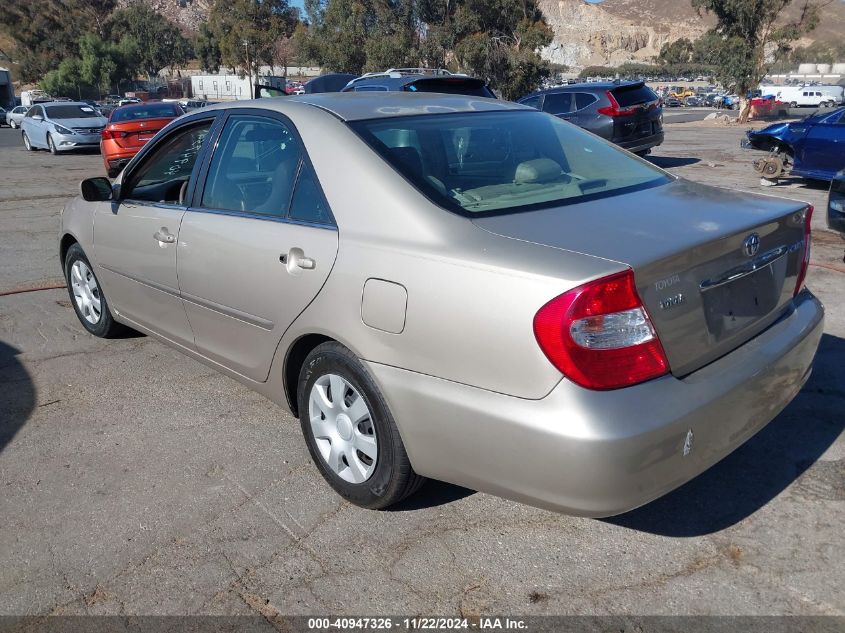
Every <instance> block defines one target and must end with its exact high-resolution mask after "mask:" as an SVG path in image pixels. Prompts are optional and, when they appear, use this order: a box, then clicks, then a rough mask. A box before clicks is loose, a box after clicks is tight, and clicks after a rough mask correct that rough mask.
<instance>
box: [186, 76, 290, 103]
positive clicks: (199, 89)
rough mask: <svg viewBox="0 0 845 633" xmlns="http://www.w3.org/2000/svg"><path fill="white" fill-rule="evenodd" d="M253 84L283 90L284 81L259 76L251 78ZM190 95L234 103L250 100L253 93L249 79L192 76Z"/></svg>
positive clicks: (196, 97)
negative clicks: (240, 100)
mask: <svg viewBox="0 0 845 633" xmlns="http://www.w3.org/2000/svg"><path fill="white" fill-rule="evenodd" d="M253 81H254V83H259V84H262V85H265V86H273V87H274V88H279V89H281V90H284V88H285V83H286V80H285V78H284V77H277V76H273V75H259V76H257V77H253ZM191 95H192V96H193V97H194V98H195V99H207V100H209V101H235V100H239V99H252V97H253V92H252V91H250V85H249V78H248V77H239V76H238V75H192V76H191Z"/></svg>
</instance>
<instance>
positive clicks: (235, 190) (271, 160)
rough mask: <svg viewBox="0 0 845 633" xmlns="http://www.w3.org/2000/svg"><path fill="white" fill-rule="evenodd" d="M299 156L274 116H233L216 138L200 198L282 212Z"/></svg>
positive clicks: (209, 203)
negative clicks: (217, 139)
mask: <svg viewBox="0 0 845 633" xmlns="http://www.w3.org/2000/svg"><path fill="white" fill-rule="evenodd" d="M301 157H302V149H301V147H300V145H299V141H298V140H296V137H295V136H294V135H293V134H292V132H291V130H290V129H288V127H287V126H286V125H284V124H283V123H281V122H280V121H277V120H275V119H268V118H264V117H258V116H247V115H244V116H233V117H231V118H230V119H229V121H228V122H227V123H226V127H225V128H224V129H223V132H222V133H221V135H220V140H219V141H218V142H217V149H216V150H215V153H214V158H213V159H212V160H211V165H210V167H209V170H208V177H207V179H206V183H205V189H204V191H203V195H202V203H201V204H202V206H203V207H205V208H207V209H220V210H226V211H244V212H247V213H256V214H260V215H269V216H276V217H285V216H286V215H287V212H288V208H289V206H290V199H291V194H292V192H293V183H294V179H295V178H296V173H297V170H298V168H299V161H300V158H301Z"/></svg>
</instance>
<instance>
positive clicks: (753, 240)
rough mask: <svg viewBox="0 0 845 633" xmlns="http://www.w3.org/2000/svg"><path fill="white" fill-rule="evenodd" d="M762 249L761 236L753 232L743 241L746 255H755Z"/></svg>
mask: <svg viewBox="0 0 845 633" xmlns="http://www.w3.org/2000/svg"><path fill="white" fill-rule="evenodd" d="M759 250H760V236H759V235H757V234H756V233H752V234H751V235H749V236H748V237H746V238H745V239H744V240H743V241H742V252H743V253H745V256H746V257H754V256H755V255H756V254H757V251H759Z"/></svg>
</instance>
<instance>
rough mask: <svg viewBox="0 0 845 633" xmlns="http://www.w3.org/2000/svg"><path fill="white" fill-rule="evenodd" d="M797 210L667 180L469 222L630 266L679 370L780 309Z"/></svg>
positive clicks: (797, 250)
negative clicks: (747, 246) (626, 191)
mask: <svg viewBox="0 0 845 633" xmlns="http://www.w3.org/2000/svg"><path fill="white" fill-rule="evenodd" d="M806 207H807V204H805V203H801V202H797V201H792V200H784V199H778V198H769V197H764V196H756V195H751V194H742V193H739V192H735V191H731V190H728V189H718V188H714V187H708V186H704V185H698V184H695V183H691V182H688V181H684V180H675V181H672V182H670V183H669V184H666V185H663V186H659V187H655V188H651V189H646V190H644V191H639V192H635V193H631V194H626V195H620V196H611V197H607V198H603V199H599V200H591V201H586V202H582V203H578V204H572V205H568V206H563V207H556V208H551V209H544V210H539V211H530V212H523V213H515V214H509V215H500V216H493V217H487V218H479V219H475V220H473V222H474V223H475V224H476V225H477V226H479V227H480V228H483V229H485V230H487V231H490V232H492V233H496V234H498V235H502V236H505V237H511V238H514V239H519V240H524V241H529V242H534V243H537V244H541V245H545V246H550V247H555V248H562V249H566V250H570V251H576V252H581V253H585V254H589V255H592V256H596V257H602V258H606V259H610V260H614V261H616V262H619V263H620V264H625V265H628V266H630V267H631V268H632V269H633V271H634V277H635V280H636V284H637V290H638V292H639V294H640V297H641V298H642V300H643V302H644V303H645V306H646V309H647V310H648V312H649V314H650V316H651V319H652V322H653V323H654V327H655V329H656V330H657V333H658V335H659V337H660V341H661V343H662V344H663V347H664V349H665V351H666V355H667V357H668V359H669V364H670V367H671V370H672V373H673V374H674V375H676V376H683V375H686V374H688V373H690V372H692V371H695V370H696V369H698V368H700V367H702V366H704V365H706V364H707V363H709V362H711V361H713V360H715V359H717V358H719V357H720V356H723V355H724V354H727V353H728V352H730V351H731V350H733V349H735V348H736V347H738V346H740V345H742V344H743V343H744V342H746V341H747V340H749V339H750V338H752V337H754V336H756V335H757V334H758V333H760V332H761V331H762V330H764V329H765V328H766V327H768V326H769V325H771V324H772V323H773V322H774V321H775V320H777V319H778V317H779V316H780V315H781V314H783V312H784V311H785V310H786V309H787V307H788V305H789V303H790V301H791V299H792V297H793V293H794V290H795V284H796V281H797V277H798V273H799V270H800V268H801V262H802V259H803V252H804V244H803V239H804V223H803V213H802V212H803V210H804V209H805V208H806ZM752 235H756V239H755V238H751V236H752ZM749 238H751V240H750V241H756V242H757V249H756V251H755V252H754V253H753V255H749V254H748V252H747V251H746V249H744V243H745V241H746V240H748V239H749ZM748 250H751V249H748ZM561 290H562V291H563V290H565V289H563V288H562V289H561Z"/></svg>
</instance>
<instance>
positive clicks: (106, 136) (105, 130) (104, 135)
mask: <svg viewBox="0 0 845 633" xmlns="http://www.w3.org/2000/svg"><path fill="white" fill-rule="evenodd" d="M100 138H101V139H102V140H104V141H109V140H111V139H113V138H115V134H114V132H112V131H111V130H110V129H108V128H103V131H102V133H101V134H100Z"/></svg>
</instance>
